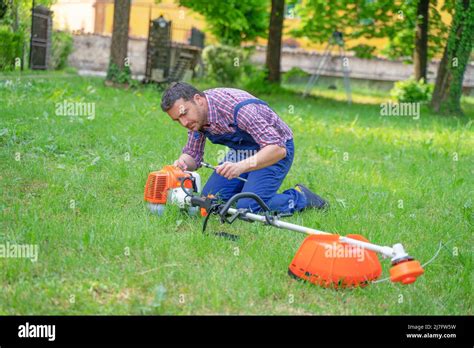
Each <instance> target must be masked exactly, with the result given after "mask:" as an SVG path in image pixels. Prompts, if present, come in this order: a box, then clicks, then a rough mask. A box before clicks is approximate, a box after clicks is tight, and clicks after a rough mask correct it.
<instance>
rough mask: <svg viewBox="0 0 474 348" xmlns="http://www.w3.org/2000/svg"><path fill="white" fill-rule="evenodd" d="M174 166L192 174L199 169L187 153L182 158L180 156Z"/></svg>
mask: <svg viewBox="0 0 474 348" xmlns="http://www.w3.org/2000/svg"><path fill="white" fill-rule="evenodd" d="M173 165H174V166H175V167H178V168H180V169H182V170H189V171H191V172H192V171H194V170H196V169H197V165H196V161H195V160H194V158H192V157H191V156H189V155H188V154H186V153H183V154H181V156H179V158H178V159H177V160H176V161H174V163H173Z"/></svg>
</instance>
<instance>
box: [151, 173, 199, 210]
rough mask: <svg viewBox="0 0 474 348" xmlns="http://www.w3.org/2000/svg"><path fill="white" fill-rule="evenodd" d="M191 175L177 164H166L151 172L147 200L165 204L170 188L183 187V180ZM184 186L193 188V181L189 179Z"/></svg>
mask: <svg viewBox="0 0 474 348" xmlns="http://www.w3.org/2000/svg"><path fill="white" fill-rule="evenodd" d="M187 177H190V175H189V174H187V173H184V172H183V171H182V170H181V169H179V168H177V167H175V166H164V167H163V169H161V170H159V171H156V172H151V173H150V174H149V175H148V179H147V181H146V185H145V194H144V196H145V201H147V202H150V203H154V204H165V203H166V199H167V196H168V190H169V189H174V188H178V187H181V180H182V179H183V178H187ZM184 187H186V188H188V189H190V188H192V183H191V182H190V181H189V180H187V181H186V182H185V183H184Z"/></svg>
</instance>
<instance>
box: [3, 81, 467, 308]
mask: <svg viewBox="0 0 474 348" xmlns="http://www.w3.org/2000/svg"><path fill="white" fill-rule="evenodd" d="M8 79H10V81H11V82H6V81H7V80H8ZM160 94H161V93H160V92H159V91H157V90H156V89H155V88H152V87H140V88H139V89H134V90H121V89H112V88H106V87H104V85H103V81H102V80H101V79H98V78H81V77H70V76H69V77H68V76H55V78H41V77H35V78H27V79H16V78H15V77H12V76H11V75H9V76H7V78H6V80H5V79H4V80H0V117H1V119H0V136H1V137H0V160H1V162H0V165H1V166H0V170H1V171H0V189H1V201H0V211H1V215H0V216H1V224H2V225H1V230H0V244H6V243H7V242H8V243H10V244H13V243H16V244H36V245H38V247H39V256H38V260H37V262H32V261H31V260H28V259H16V258H0V314H223V313H225V314H402V315H403V314H472V277H473V266H472V242H473V238H472V232H473V230H472V225H473V222H474V221H473V163H474V155H473V149H474V136H473V132H472V119H473V117H474V102H473V100H472V98H466V99H464V101H463V108H464V109H465V111H466V116H465V117H443V116H437V115H433V114H431V113H430V112H429V111H428V109H427V108H425V107H422V109H421V116H420V119H418V120H414V119H413V118H411V117H382V116H380V103H381V102H383V101H386V100H388V95H385V96H384V95H383V94H381V93H369V92H367V93H363V92H359V93H358V92H357V91H354V96H353V98H354V103H353V104H352V105H351V106H348V105H347V104H346V103H345V102H344V93H343V91H330V92H328V91H325V90H323V89H321V90H315V95H316V96H314V97H311V98H306V99H302V98H301V97H300V96H298V95H296V94H293V93H289V92H288V93H279V94H273V95H258V97H260V98H262V99H264V100H266V101H267V102H269V103H270V105H271V106H272V107H273V108H274V109H275V110H276V111H277V112H278V113H279V114H280V115H281V117H282V118H283V119H284V120H285V121H286V122H287V123H288V124H289V125H290V127H291V128H292V129H293V131H294V134H295V147H296V155H295V160H294V164H293V167H292V169H291V171H290V173H289V175H288V176H287V178H286V180H285V182H284V184H283V186H282V189H286V188H289V187H292V186H293V185H295V184H296V183H305V184H307V185H308V186H310V187H311V188H313V189H314V190H315V191H316V192H318V193H319V194H321V195H322V196H323V197H325V198H327V199H328V200H329V201H330V202H331V205H332V208H331V210H330V211H329V212H328V213H327V214H321V213H319V212H316V211H306V212H303V213H300V214H296V215H295V216H293V217H291V218H287V220H289V221H292V222H295V223H298V224H303V225H305V226H308V227H314V228H319V229H323V230H326V231H331V232H335V233H339V234H342V235H344V234H350V233H359V234H362V235H363V236H365V237H366V238H368V239H369V240H370V241H371V242H374V243H377V244H382V245H389V246H391V245H393V244H394V243H398V242H401V243H403V244H404V246H405V247H406V249H407V251H408V252H409V253H410V254H411V255H412V256H414V257H415V258H416V259H418V260H419V261H421V262H422V263H424V262H426V261H428V260H429V259H430V258H431V257H432V256H433V255H434V253H435V252H436V250H437V248H438V245H439V242H440V241H442V242H444V243H447V244H446V246H445V247H443V248H442V250H441V252H440V254H439V256H438V258H437V259H436V260H435V261H434V262H433V263H431V264H430V265H429V266H428V267H427V268H426V273H425V275H423V276H422V277H421V278H419V280H418V281H417V282H416V283H415V284H413V285H409V286H402V285H399V284H393V283H390V282H382V283H378V284H372V285H370V286H369V287H367V288H364V289H355V290H340V291H335V290H330V289H323V288H319V287H316V286H314V285H311V284H308V283H303V282H299V281H295V280H293V279H291V278H290V277H288V275H287V268H288V265H289V263H290V261H291V259H292V257H293V255H294V254H295V252H296V251H297V249H298V247H299V245H300V244H301V242H302V241H303V239H304V236H303V235H300V234H297V233H294V232H289V231H285V230H278V229H275V228H271V227H266V226H262V225H257V224H255V223H254V224H249V223H245V222H240V221H239V222H236V223H234V224H233V225H220V224H219V223H218V222H217V221H216V220H213V221H212V222H211V223H210V226H209V227H208V229H209V230H211V231H227V232H231V233H235V234H239V235H240V236H241V238H240V239H239V240H238V241H236V242H234V241H229V240H226V239H223V238H219V237H215V236H204V235H203V234H202V233H201V222H202V220H201V218H199V217H189V216H187V215H186V214H183V213H181V212H180V211H178V210H177V209H176V208H169V209H168V210H167V212H166V214H165V215H164V216H162V217H157V216H154V215H151V214H150V213H149V212H148V210H147V208H146V206H145V204H144V202H143V188H144V184H145V180H146V178H147V175H148V173H149V172H150V171H152V170H158V169H160V168H161V167H162V166H164V165H166V164H171V163H172V162H173V161H174V160H175V159H176V158H177V156H178V155H179V154H180V151H181V148H182V147H183V146H184V143H185V140H186V131H185V129H183V128H181V127H179V125H177V124H175V123H173V122H171V121H170V120H169V119H168V117H167V116H166V115H165V114H164V113H163V112H161V110H160V108H159V103H160ZM64 100H67V101H76V102H89V103H95V118H93V119H88V118H87V117H66V116H58V115H56V113H55V112H56V103H62V102H63V101H64ZM219 149H221V148H220V147H218V146H214V145H212V144H208V145H207V147H206V154H205V158H206V159H207V160H208V161H209V162H211V163H215V162H216V156H217V153H218V150H219ZM200 173H201V175H202V176H203V177H204V179H205V178H207V177H208V176H209V174H210V172H209V171H208V170H207V169H202V170H200ZM382 264H383V268H384V274H383V277H386V276H388V269H389V266H390V262H389V260H384V261H382Z"/></svg>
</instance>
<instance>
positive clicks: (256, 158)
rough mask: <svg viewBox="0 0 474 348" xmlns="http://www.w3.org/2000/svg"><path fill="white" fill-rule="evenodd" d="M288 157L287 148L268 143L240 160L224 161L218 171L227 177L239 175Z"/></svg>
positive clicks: (231, 177)
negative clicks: (234, 161) (233, 161)
mask: <svg viewBox="0 0 474 348" xmlns="http://www.w3.org/2000/svg"><path fill="white" fill-rule="evenodd" d="M285 157H286V148H285V147H281V146H279V145H267V146H265V147H264V148H263V149H260V151H258V152H257V153H256V154H255V155H253V156H251V157H248V158H246V159H244V160H242V161H240V162H236V163H232V162H224V163H222V164H221V165H220V166H218V167H217V169H216V172H217V174H219V175H222V176H223V177H225V178H227V179H233V178H236V177H238V176H239V175H240V174H242V173H247V172H251V171H254V170H258V169H261V168H265V167H268V166H271V165H272V164H275V163H277V162H278V161H279V160H281V159H283V158H285Z"/></svg>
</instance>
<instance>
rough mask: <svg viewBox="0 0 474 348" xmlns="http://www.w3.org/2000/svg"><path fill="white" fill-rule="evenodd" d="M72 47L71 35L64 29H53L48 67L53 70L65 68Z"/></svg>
mask: <svg viewBox="0 0 474 348" xmlns="http://www.w3.org/2000/svg"><path fill="white" fill-rule="evenodd" d="M73 47H74V43H73V38H72V35H71V34H69V33H67V32H64V31H54V32H53V35H52V40H51V56H50V61H49V67H50V68H51V69H54V70H61V69H64V68H66V66H67V59H68V57H69V55H70V54H71V52H72V50H73Z"/></svg>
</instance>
